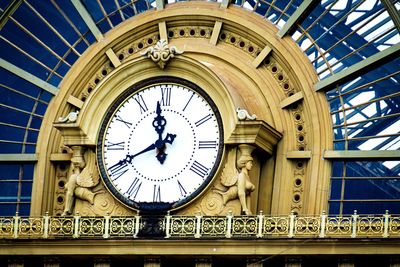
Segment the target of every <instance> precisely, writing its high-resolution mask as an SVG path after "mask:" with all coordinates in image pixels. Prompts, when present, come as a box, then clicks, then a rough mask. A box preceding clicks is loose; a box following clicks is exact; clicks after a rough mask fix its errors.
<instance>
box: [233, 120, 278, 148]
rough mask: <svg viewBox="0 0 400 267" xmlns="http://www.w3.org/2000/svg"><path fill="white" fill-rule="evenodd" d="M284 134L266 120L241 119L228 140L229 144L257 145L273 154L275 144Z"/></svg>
mask: <svg viewBox="0 0 400 267" xmlns="http://www.w3.org/2000/svg"><path fill="white" fill-rule="evenodd" d="M281 138H282V134H281V133H280V132H278V131H277V130H275V129H274V128H273V127H272V126H270V125H269V124H268V123H266V122H264V121H240V122H238V123H237V124H236V127H235V129H234V130H233V132H232V134H231V136H230V137H229V138H228V140H227V141H226V144H229V145H239V144H249V145H255V146H256V147H258V148H259V149H261V150H262V151H265V152H267V153H268V154H269V155H272V152H273V150H274V146H275V145H276V144H277V143H278V141H279V140H280V139H281Z"/></svg>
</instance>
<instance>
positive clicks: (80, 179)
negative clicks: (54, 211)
mask: <svg viewBox="0 0 400 267" xmlns="http://www.w3.org/2000/svg"><path fill="white" fill-rule="evenodd" d="M83 149H84V148H83V147H81V146H73V147H72V150H73V155H72V158H71V163H72V174H71V175H70V177H69V179H68V182H67V184H66V189H67V193H66V198H65V209H64V212H63V214H62V216H65V215H67V214H71V213H72V211H73V206H74V200H75V199H74V197H77V198H79V199H82V200H85V201H88V202H89V203H90V204H92V205H93V203H94V197H95V195H96V193H93V192H92V191H91V190H90V189H89V188H91V187H95V186H96V185H98V184H99V180H100V179H99V174H98V172H97V170H96V166H95V164H96V162H95V158H96V157H95V154H94V153H93V152H91V151H87V152H86V155H87V160H86V162H85V159H84V157H83ZM81 170H82V171H81Z"/></svg>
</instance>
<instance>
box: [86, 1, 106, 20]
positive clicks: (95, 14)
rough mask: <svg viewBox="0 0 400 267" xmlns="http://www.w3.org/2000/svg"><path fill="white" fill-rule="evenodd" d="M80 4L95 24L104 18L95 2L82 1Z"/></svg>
mask: <svg viewBox="0 0 400 267" xmlns="http://www.w3.org/2000/svg"><path fill="white" fill-rule="evenodd" d="M82 2H83V4H84V5H85V7H86V9H87V11H88V12H89V13H90V15H91V16H92V18H93V20H94V21H95V22H98V21H100V20H102V19H103V18H104V14H103V12H102V11H101V8H100V6H99V4H98V3H97V1H96V0H83V1H82Z"/></svg>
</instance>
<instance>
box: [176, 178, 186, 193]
mask: <svg viewBox="0 0 400 267" xmlns="http://www.w3.org/2000/svg"><path fill="white" fill-rule="evenodd" d="M178 186H179V191H180V192H181V195H182V196H184V195H186V194H187V193H186V190H185V188H183V186H182V184H181V183H180V182H179V181H178Z"/></svg>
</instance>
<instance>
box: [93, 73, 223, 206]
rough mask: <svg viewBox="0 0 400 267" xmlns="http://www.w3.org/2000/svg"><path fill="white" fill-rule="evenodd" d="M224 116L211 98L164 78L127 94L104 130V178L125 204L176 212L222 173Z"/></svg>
mask: <svg viewBox="0 0 400 267" xmlns="http://www.w3.org/2000/svg"><path fill="white" fill-rule="evenodd" d="M222 150H223V127H222V121H221V116H220V114H219V112H218V110H217V108H216V105H215V104H214V103H213V101H212V100H211V98H210V97H209V96H208V95H206V94H205V93H204V91H202V90H201V89H200V88H199V87H198V86H196V85H195V84H193V83H191V82H188V81H186V80H182V79H178V78H172V77H161V78H157V79H151V80H147V81H145V82H142V83H140V84H138V85H135V86H134V87H132V88H130V89H129V90H128V91H126V92H124V93H123V94H122V95H121V96H120V97H119V98H118V99H117V101H116V102H115V103H114V104H113V105H112V106H111V107H110V109H109V111H108V113H107V115H106V117H105V119H104V121H103V124H102V128H101V130H100V135H99V139H98V145H97V158H98V163H99V168H100V173H101V176H102V177H103V180H104V182H105V184H106V186H107V187H108V189H109V190H110V192H111V193H112V194H113V195H114V196H115V197H117V198H118V199H119V200H120V201H121V202H123V203H124V204H126V205H128V206H130V207H133V208H135V209H139V210H148V211H151V210H167V209H173V208H177V207H179V206H181V205H183V204H185V203H187V202H188V201H190V200H191V199H193V197H195V196H196V195H198V194H199V193H200V192H201V191H202V190H203V189H204V188H205V187H206V186H207V185H208V183H209V182H210V180H211V178H212V177H213V176H214V174H215V171H216V170H217V168H218V165H219V162H220V160H221V155H222Z"/></svg>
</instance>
